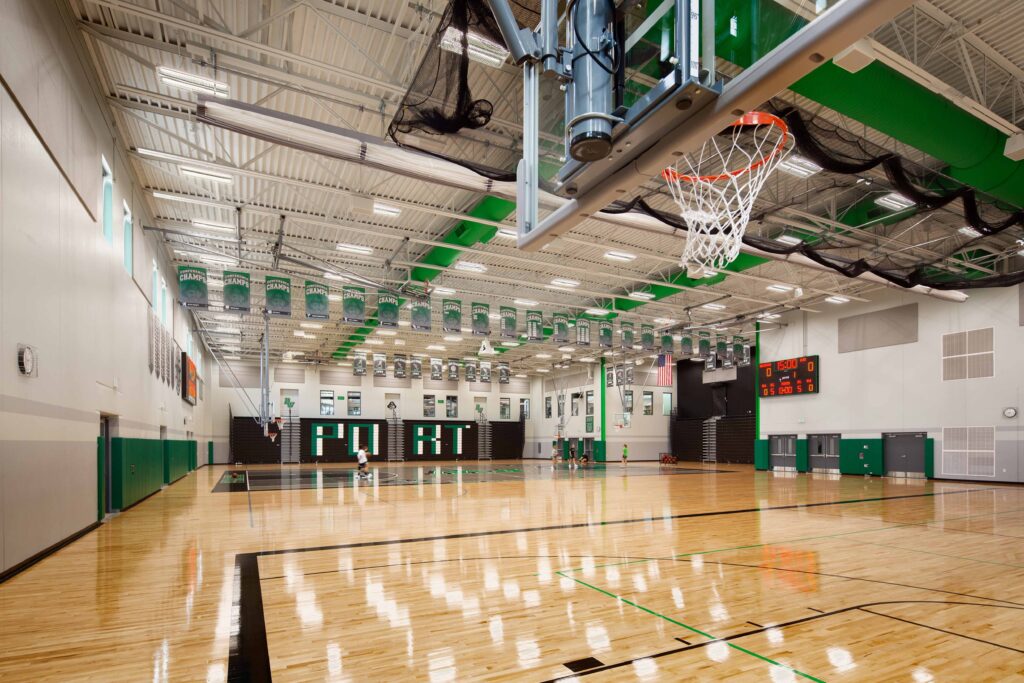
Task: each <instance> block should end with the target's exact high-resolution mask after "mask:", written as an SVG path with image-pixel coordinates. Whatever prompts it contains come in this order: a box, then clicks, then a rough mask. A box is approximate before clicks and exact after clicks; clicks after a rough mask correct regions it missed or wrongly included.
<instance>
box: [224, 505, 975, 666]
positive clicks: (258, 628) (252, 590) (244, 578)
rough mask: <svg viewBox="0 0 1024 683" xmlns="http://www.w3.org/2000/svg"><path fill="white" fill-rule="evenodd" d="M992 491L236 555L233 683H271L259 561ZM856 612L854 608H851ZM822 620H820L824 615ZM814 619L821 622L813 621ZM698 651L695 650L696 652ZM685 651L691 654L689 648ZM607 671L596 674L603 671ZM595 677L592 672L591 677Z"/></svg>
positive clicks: (230, 656) (231, 658)
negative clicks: (307, 553)
mask: <svg viewBox="0 0 1024 683" xmlns="http://www.w3.org/2000/svg"><path fill="white" fill-rule="evenodd" d="M987 490H990V489H989V488H988V487H984V488H976V489H961V490H958V491H933V492H930V493H916V494H909V495H904V496H880V497H876V498H857V499H851V500H837V501H832V502H828V503H798V504H794V505H778V506H774V507H760V508H744V509H740V510H722V511H718V512H690V513H683V514H679V515H659V516H647V517H639V518H635V519H619V520H610V521H604V522H579V523H575V524H551V525H546V526H536V527H523V528H520V529H496V530H493V531H480V532H466V533H461V534H444V535H439V536H421V537H417V538H400V539H393V540H385V541H362V542H359V543H345V544H339V545H325V546H313V547H307V548H284V549H279V550H261V551H257V552H253V553H239V554H237V555H235V592H234V597H233V605H232V608H233V611H234V612H235V614H237V615H238V630H237V633H236V634H233V635H232V638H231V644H230V650H229V653H228V680H229V681H255V682H256V683H260V682H262V681H270V680H271V679H272V676H271V671H270V653H269V651H268V650H267V632H266V622H265V621H264V616H263V592H262V588H261V585H260V575H259V563H258V558H260V557H266V556H273V555H287V554H292V553H306V552H322V551H325V550H345V549H351V548H372V547H379V546H385V545H404V544H407V543H424V542H430V541H446V540H457V539H463V538H483V537H488V536H505V535H508V534H517V533H529V532H534V531H557V530H561V529H581V528H587V527H602V526H615V525H622V524H641V523H649V522H654V521H660V520H670V519H695V518H701V517H720V516H730V515H740V514H750V513H760V512H772V511H778V510H802V509H807V508H817V507H825V506H829V505H853V504H858V503H873V502H880V501H887V500H905V499H909V498H930V497H935V496H952V495H960V494H965V493H977V492H981V491H987ZM851 609H852V608H851ZM819 616H820V615H819ZM808 618H809V619H814V618H816V617H808ZM692 647H695V646H692ZM684 649H685V648H684ZM599 670H601V669H596V670H595V671H599ZM587 673H590V672H587Z"/></svg>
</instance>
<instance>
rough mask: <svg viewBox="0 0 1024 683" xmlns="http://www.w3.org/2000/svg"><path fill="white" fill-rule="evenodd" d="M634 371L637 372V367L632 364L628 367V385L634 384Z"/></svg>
mask: <svg viewBox="0 0 1024 683" xmlns="http://www.w3.org/2000/svg"><path fill="white" fill-rule="evenodd" d="M634 370H636V367H635V366H634V365H633V364H632V363H630V364H629V365H627V366H626V384H633V379H634V375H633V372H634Z"/></svg>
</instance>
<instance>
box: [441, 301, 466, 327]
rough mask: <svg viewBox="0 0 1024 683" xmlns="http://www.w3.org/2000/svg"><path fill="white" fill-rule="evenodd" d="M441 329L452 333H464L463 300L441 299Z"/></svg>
mask: <svg viewBox="0 0 1024 683" xmlns="http://www.w3.org/2000/svg"><path fill="white" fill-rule="evenodd" d="M441 329H443V330H444V331H445V332H450V333H452V334H461V333H462V302H461V301H459V300H458V299H442V300H441Z"/></svg>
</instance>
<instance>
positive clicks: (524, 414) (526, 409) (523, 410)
mask: <svg viewBox="0 0 1024 683" xmlns="http://www.w3.org/2000/svg"><path fill="white" fill-rule="evenodd" d="M519 419H520V420H529V419H530V399H528V398H521V399H519Z"/></svg>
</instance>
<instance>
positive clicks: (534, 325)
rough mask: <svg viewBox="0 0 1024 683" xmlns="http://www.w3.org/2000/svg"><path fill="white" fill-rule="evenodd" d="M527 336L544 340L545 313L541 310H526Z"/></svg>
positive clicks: (531, 339)
mask: <svg viewBox="0 0 1024 683" xmlns="http://www.w3.org/2000/svg"><path fill="white" fill-rule="evenodd" d="M526 338H527V339H529V340H530V341H544V314H543V313H542V312H541V311H527V312H526Z"/></svg>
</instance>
